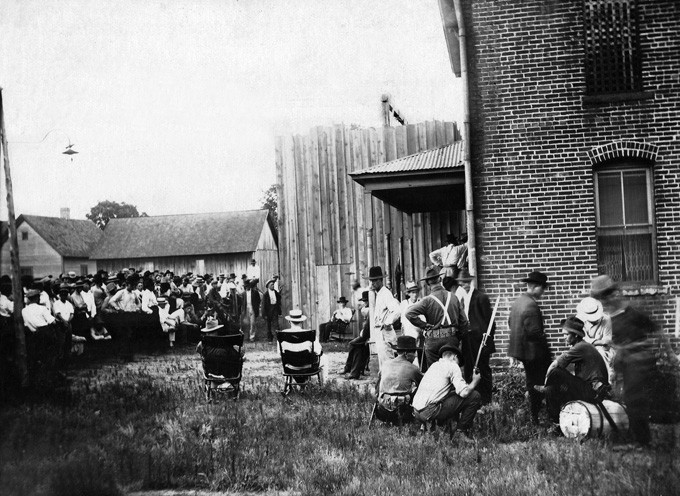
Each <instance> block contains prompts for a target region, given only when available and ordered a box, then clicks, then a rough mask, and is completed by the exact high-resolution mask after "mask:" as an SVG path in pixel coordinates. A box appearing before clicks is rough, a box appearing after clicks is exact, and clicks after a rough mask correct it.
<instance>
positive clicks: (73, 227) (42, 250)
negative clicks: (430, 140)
mask: <svg viewBox="0 0 680 496" xmlns="http://www.w3.org/2000/svg"><path fill="white" fill-rule="evenodd" d="M102 234H103V233H102V231H101V229H99V228H98V227H97V226H96V225H95V224H94V223H93V222H92V221H90V220H81V219H68V218H59V217H42V216H38V215H20V216H19V217H18V218H17V238H18V243H19V265H20V267H21V275H22V276H32V277H44V276H47V275H53V276H55V277H56V276H58V275H59V274H61V273H62V272H68V271H71V270H72V271H75V272H76V274H81V275H85V274H92V273H94V272H96V271H97V265H96V263H95V261H94V260H92V259H91V258H90V250H91V249H92V247H93V246H94V245H95V244H97V241H99V238H101V237H102ZM0 257H1V260H0V267H1V269H0V270H1V271H2V273H3V274H9V273H10V271H11V268H10V258H9V243H8V237H7V235H6V234H5V235H3V236H2V253H1V255H0Z"/></svg>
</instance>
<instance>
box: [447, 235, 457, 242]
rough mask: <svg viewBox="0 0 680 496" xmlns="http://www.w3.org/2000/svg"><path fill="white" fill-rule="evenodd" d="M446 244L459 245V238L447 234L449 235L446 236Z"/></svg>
mask: <svg viewBox="0 0 680 496" xmlns="http://www.w3.org/2000/svg"><path fill="white" fill-rule="evenodd" d="M446 242H447V243H457V242H458V238H457V237H456V235H455V234H447V235H446Z"/></svg>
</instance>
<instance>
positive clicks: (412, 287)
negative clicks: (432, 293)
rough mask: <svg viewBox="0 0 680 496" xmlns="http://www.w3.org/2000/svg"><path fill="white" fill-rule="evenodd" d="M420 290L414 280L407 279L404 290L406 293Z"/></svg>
mask: <svg viewBox="0 0 680 496" xmlns="http://www.w3.org/2000/svg"><path fill="white" fill-rule="evenodd" d="M418 291H420V286H418V283H417V282H415V281H409V282H407V283H406V292H407V293H417V292H418Z"/></svg>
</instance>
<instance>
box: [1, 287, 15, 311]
mask: <svg viewBox="0 0 680 496" xmlns="http://www.w3.org/2000/svg"><path fill="white" fill-rule="evenodd" d="M11 294H12V285H11V284H4V283H3V284H0V317H5V318H9V317H11V316H12V314H13V313H14V302H13V301H12V300H10V299H9V296H10V295H11Z"/></svg>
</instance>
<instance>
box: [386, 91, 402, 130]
mask: <svg viewBox="0 0 680 496" xmlns="http://www.w3.org/2000/svg"><path fill="white" fill-rule="evenodd" d="M380 101H381V104H382V117H383V126H384V127H390V126H391V125H392V117H394V119H395V120H396V121H397V122H398V123H399V124H401V125H402V126H403V125H405V124H406V119H404V118H403V117H402V116H401V114H400V113H399V111H398V110H396V109H395V108H394V107H393V106H392V97H391V96H390V95H388V94H387V93H385V94H383V96H382V97H381V99H380Z"/></svg>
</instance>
